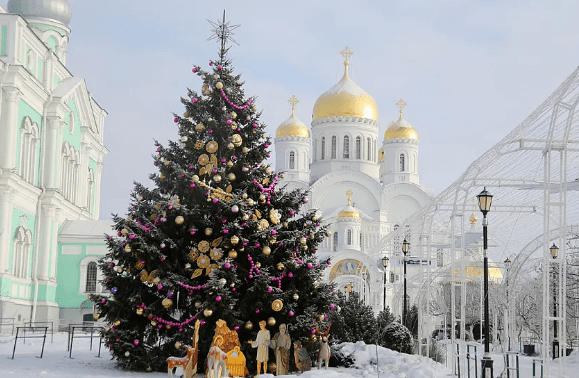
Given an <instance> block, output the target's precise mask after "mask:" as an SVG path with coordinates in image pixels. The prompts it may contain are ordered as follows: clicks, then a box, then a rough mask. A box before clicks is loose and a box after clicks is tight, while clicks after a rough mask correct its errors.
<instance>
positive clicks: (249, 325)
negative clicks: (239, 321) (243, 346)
mask: <svg viewBox="0 0 579 378" xmlns="http://www.w3.org/2000/svg"><path fill="white" fill-rule="evenodd" d="M245 329H246V330H248V331H251V330H252V329H253V323H252V322H247V323H245Z"/></svg>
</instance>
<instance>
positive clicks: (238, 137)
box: [231, 134, 243, 147]
mask: <svg viewBox="0 0 579 378" xmlns="http://www.w3.org/2000/svg"><path fill="white" fill-rule="evenodd" d="M231 143H233V145H234V146H235V147H239V146H241V144H242V143H243V138H241V135H239V134H233V135H232V136H231Z"/></svg>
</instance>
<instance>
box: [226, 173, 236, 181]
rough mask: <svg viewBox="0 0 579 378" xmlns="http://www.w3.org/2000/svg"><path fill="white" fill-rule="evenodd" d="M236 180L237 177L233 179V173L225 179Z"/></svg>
mask: <svg viewBox="0 0 579 378" xmlns="http://www.w3.org/2000/svg"><path fill="white" fill-rule="evenodd" d="M236 178H237V177H235V174H233V173H230V174H229V175H227V179H228V180H229V181H235V179H236Z"/></svg>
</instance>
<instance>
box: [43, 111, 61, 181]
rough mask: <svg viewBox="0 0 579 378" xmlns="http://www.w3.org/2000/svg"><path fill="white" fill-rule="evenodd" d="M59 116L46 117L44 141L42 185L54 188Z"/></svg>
mask: <svg viewBox="0 0 579 378" xmlns="http://www.w3.org/2000/svg"><path fill="white" fill-rule="evenodd" d="M60 122H61V121H60V118H58V117H48V122H47V129H46V141H45V146H46V149H45V151H46V152H45V153H44V156H43V161H44V178H43V182H44V187H45V188H51V189H52V188H56V187H58V185H57V183H56V170H57V166H56V164H57V161H58V157H57V151H58V149H57V142H58V128H59V127H60Z"/></svg>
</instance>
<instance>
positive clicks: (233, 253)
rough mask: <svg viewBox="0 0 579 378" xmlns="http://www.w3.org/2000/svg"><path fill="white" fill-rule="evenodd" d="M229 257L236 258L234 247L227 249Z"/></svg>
mask: <svg viewBox="0 0 579 378" xmlns="http://www.w3.org/2000/svg"><path fill="white" fill-rule="evenodd" d="M229 257H230V258H232V259H236V258H237V251H236V250H235V249H232V250H231V251H229Z"/></svg>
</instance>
